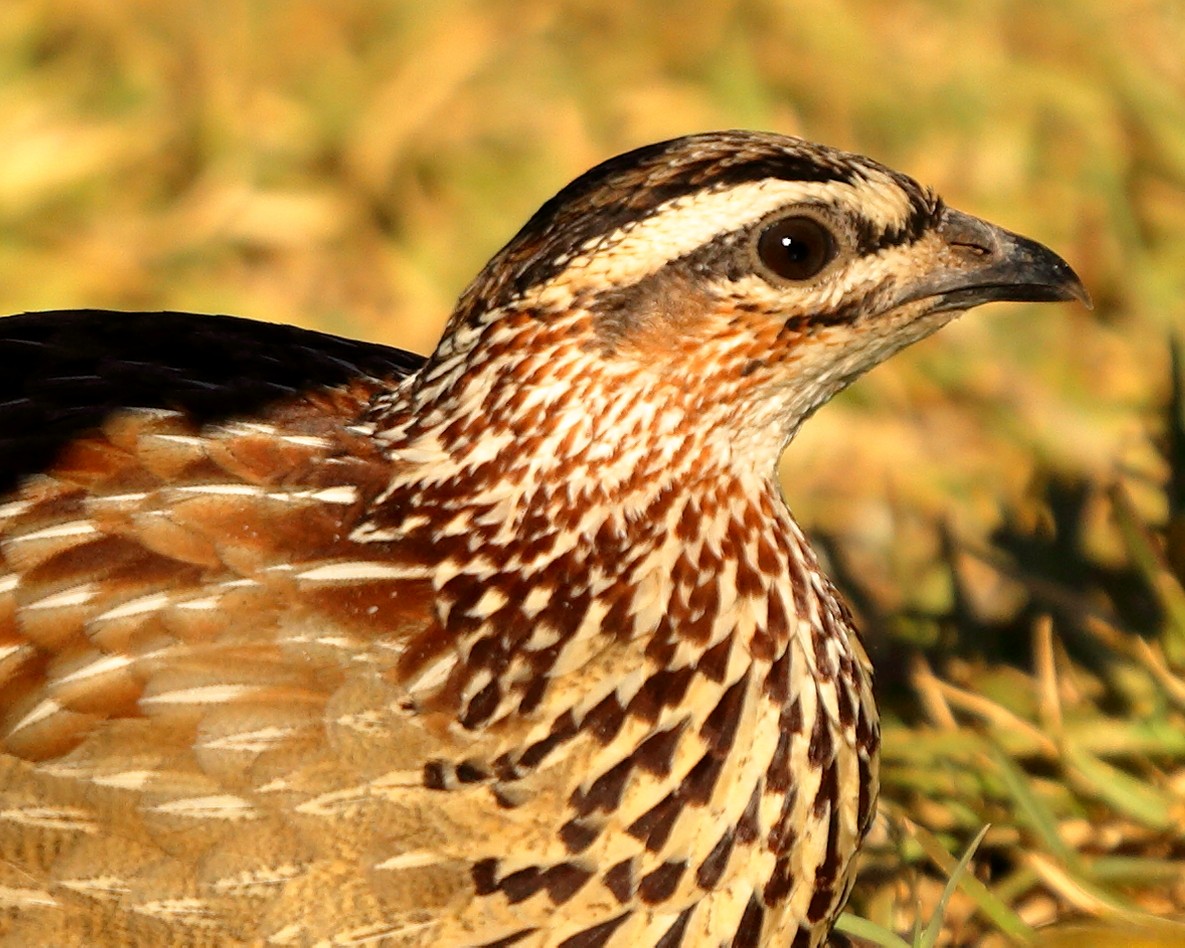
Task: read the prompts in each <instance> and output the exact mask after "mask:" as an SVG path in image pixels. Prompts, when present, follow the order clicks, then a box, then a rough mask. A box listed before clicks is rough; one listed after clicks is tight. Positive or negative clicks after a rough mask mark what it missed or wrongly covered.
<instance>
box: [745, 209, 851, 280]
mask: <svg viewBox="0 0 1185 948" xmlns="http://www.w3.org/2000/svg"><path fill="white" fill-rule="evenodd" d="M757 255H758V256H759V257H760V258H761V262H762V263H763V264H764V265H765V266H766V267H768V268H769V269H770V270H771V271H772V272H773V273H775V274H776V275H777V276H779V277H781V278H782V279H784V280H809V279H810V278H811V277H813V276H814V275H815V274H817V273H818V272H819V271H820V270H822V269H823V268H824V267H825V266H827V264H828V263H830V262H831V259H832V258H833V257H834V256H835V240H834V238H833V237H832V236H831V233H830V232H829V231H828V230H827V228H826V227H824V226H823V225H822V224H820V223H819V222H818V221H817V220H815V219H814V218H813V217H784V218H782V219H781V220H778V221H774V222H773V223H772V224H770V225H769V226H768V227H767V228H766V229H765V230H764V231H762V233H761V236H760V237H759V238H758V240H757Z"/></svg>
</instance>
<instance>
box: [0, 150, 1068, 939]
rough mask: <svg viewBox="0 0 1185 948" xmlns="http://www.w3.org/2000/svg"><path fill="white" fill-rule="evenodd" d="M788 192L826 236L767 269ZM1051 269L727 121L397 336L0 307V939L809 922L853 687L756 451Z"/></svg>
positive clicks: (845, 843) (700, 927)
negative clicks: (361, 337)
mask: <svg viewBox="0 0 1185 948" xmlns="http://www.w3.org/2000/svg"><path fill="white" fill-rule="evenodd" d="M804 217H805V218H808V219H809V221H813V222H814V224H810V225H809V226H810V227H811V228H813V227H815V226H816V225H817V226H819V227H822V228H824V230H825V232H826V234H828V235H830V241H831V243H830V245H829V250H828V252H829V253H830V254H831V256H830V257H828V259H827V260H826V261H825V263H824V265H823V267H822V268H821V269H820V270H819V271H818V272H816V273H812V274H810V275H809V276H807V277H805V278H803V279H793V278H785V277H783V276H779V275H778V273H776V272H773V271H772V270H771V269H770V268H769V266H768V265H767V258H766V254H767V251H766V250H765V249H762V248H763V246H764V245H762V244H761V243H760V242H759V240H760V235H762V234H763V233H765V232H766V230H767V229H768V228H769V227H770V226H771V221H781V220H785V219H788V218H790V219H793V220H799V219H801V218H804ZM809 221H808V224H809ZM812 232H814V231H811V230H809V229H808V231H807V233H812ZM824 249H825V250H827V249H828V248H824ZM1072 296H1078V297H1080V298H1082V297H1083V291H1082V290H1081V285H1080V284H1079V283H1078V282H1077V278H1076V277H1074V275H1073V274H1072V272H1071V271H1070V270H1069V268H1068V267H1066V266H1065V264H1064V263H1063V262H1062V261H1060V259H1058V258H1057V257H1056V256H1054V255H1053V254H1052V253H1050V252H1049V251H1047V250H1045V249H1044V248H1042V247H1040V246H1039V245H1036V244H1033V243H1032V242H1030V241H1026V240H1024V239H1023V238H1018V237H1015V235H1010V234H1008V233H1007V232H1005V231H1002V230H999V229H998V228H993V227H991V226H990V225H986V224H984V223H982V222H979V221H976V220H975V219H973V218H969V217H967V216H966V215H961V214H959V213H958V212H955V211H950V210H949V209H947V208H945V207H944V206H943V205H942V203H941V202H940V201H938V200H937V198H935V197H934V195H933V194H932V193H930V192H929V191H927V190H925V189H923V188H921V187H920V186H918V185H917V184H916V183H914V182H913V181H912V180H910V179H908V178H906V177H904V176H902V175H898V174H896V173H895V172H891V171H889V170H888V169H885V168H883V167H882V166H880V165H877V164H876V163H874V162H871V161H869V160H868V159H864V158H860V157H858V156H854V155H849V154H845V153H842V152H837V151H834V150H831V149H827V148H824V147H823V146H817V145H812V144H809V143H806V142H801V141H799V140H796V139H787V138H781V137H778V136H773V135H763V134H758V133H745V132H728V133H716V134H712V135H703V136H695V137H691V138H687V139H680V140H676V141H674V142H667V143H662V144H659V145H655V146H650V147H649V148H647V149H642V150H640V151H638V152H633V153H630V154H628V155H625V156H621V157H619V158H617V159H613V160H612V161H610V162H608V163H606V164H605V165H603V166H600V167H599V168H597V169H594V170H593V171H592V172H590V173H589V174H588V175H585V176H584V177H582V178H581V179H578V181H576V182H574V183H573V184H572V185H570V186H569V187H568V188H566V189H565V190H564V191H562V192H561V193H560V194H559V195H558V196H557V197H556V198H554V199H553V200H552V201H550V202H548V203H547V204H545V205H544V206H543V208H541V210H540V211H539V213H538V214H536V215H535V217H534V218H532V220H531V221H530V222H528V224H527V225H526V227H524V229H523V231H522V232H520V234H519V235H518V236H517V237H515V238H514V240H512V241H511V242H510V244H508V245H507V247H506V248H504V249H503V250H502V251H501V252H500V253H499V254H498V255H497V256H496V257H495V258H494V259H493V260H492V261H491V263H490V264H489V266H488V267H487V268H486V269H485V270H484V271H483V273H482V274H481V275H479V277H478V278H477V279H476V280H475V281H474V283H473V284H472V285H471V286H470V288H469V289H468V290H467V291H466V293H465V294H464V295H463V296H462V298H461V301H460V302H459V304H458V307H457V310H456V312H455V313H454V315H453V317H452V320H451V321H450V323H449V325H448V327H447V328H446V331H445V334H444V337H443V339H442V341H441V344H440V346H439V347H438V349H437V351H436V352H435V353H434V354H433V355H432V356H430V357H429V358H428V359H427V360H426V361H423V362H422V364H421V363H420V360H418V359H417V358H416V357H411V356H408V355H407V354H406V353H400V352H398V351H396V350H389V349H383V348H382V347H378V346H368V345H364V344H361V343H352V342H348V341H345V340H338V339H333V338H332V337H326V336H321V335H319V334H315V333H307V332H301V331H297V330H291V329H288V328H287V327H265V326H262V325H259V324H254V323H247V322H244V321H239V320H230V319H227V318H225V317H218V318H215V317H199V316H188V315H180V314H148V315H142V316H128V315H117V314H104V313H95V312H76V313H51V314H32V315H26V316H20V317H10V318H9V319H6V320H3V321H0V355H3V357H4V361H5V363H6V365H8V364H11V365H12V366H13V369H12V371H11V372H6V373H5V378H4V379H3V380H0V441H2V442H3V443H4V451H3V452H2V455H3V461H0V479H2V480H3V487H4V488H5V489H7V490H8V494H7V496H6V497H5V498H4V500H3V504H2V506H0V557H2V559H0V688H2V691H0V711H2V713H3V717H2V719H0V748H2V749H3V751H4V754H3V756H0V943H3V944H27V943H29V942H30V941H31V940H39V941H40V942H41V943H44V944H58V945H66V944H99V943H110V944H145V945H148V944H152V945H159V944H177V945H205V944H209V945H227V944H252V945H256V944H276V945H282V944H291V945H306V944H307V945H311V944H328V943H333V944H362V943H366V944H372V943H373V944H384V945H386V944H390V945H495V944H496V945H523V946H528V945H532V946H544V945H548V946H550V945H562V946H565V948H595V946H608V945H613V946H619V945H630V946H633V945H655V946H662V948H676V946H680V945H684V946H692V945H722V944H732V945H737V946H743V945H759V944H778V945H795V946H802V945H812V946H813V945H818V944H820V943H821V942H822V940H823V939H824V938H825V936H826V934H827V932H828V931H829V930H830V927H831V925H832V923H833V922H834V918H835V916H836V914H837V913H838V911H839V909H840V908H841V907H842V904H843V901H844V899H845V898H846V895H847V891H848V889H849V887H850V885H851V881H852V876H853V859H854V856H855V854H856V851H857V849H858V846H859V843H860V840H861V839H862V837H863V834H864V833H865V831H866V830H867V827H868V824H869V820H870V819H871V816H872V812H873V806H874V802H875V797H876V788H877V782H876V781H877V778H876V753H877V723H876V709H875V706H874V703H873V700H872V694H871V675H870V669H869V667H868V662H867V658H866V657H865V655H864V652H863V650H862V648H861V646H860V644H859V641H858V639H857V636H856V633H855V631H854V629H853V628H852V624H851V620H850V617H849V615H848V613H847V611H846V609H845V608H844V607H843V605H842V603H841V602H840V600H839V598H838V596H837V595H836V592H835V590H834V589H833V588H832V586H831V584H830V583H829V582H828V580H827V579H826V578H825V577H824V576H823V574H822V573H821V572H820V570H819V567H818V564H817V562H816V560H815V557H814V555H813V554H812V553H811V551H810V548H809V546H808V545H807V543H806V541H805V539H804V537H803V535H802V533H801V531H800V530H799V529H798V527H797V525H796V524H795V523H794V521H793V519H792V517H791V516H790V513H789V511H788V510H787V509H786V507H785V504H784V503H783V501H782V499H781V496H780V494H779V491H778V488H777V485H776V480H775V464H776V461H777V458H778V455H779V454H780V452H781V450H782V448H783V447H784V446H785V444H786V442H787V441H788V440H789V439H790V438H791V437H792V436H793V434H794V432H795V431H796V430H797V428H798V426H799V424H801V422H802V421H803V420H804V419H805V418H806V417H807V416H808V415H809V414H810V413H811V412H812V411H814V409H815V408H817V407H818V406H819V405H820V404H822V403H823V402H824V401H825V400H826V399H827V398H828V397H830V396H831V394H833V393H834V392H835V391H837V390H838V389H839V388H841V387H842V386H843V385H845V384H847V383H848V382H849V381H850V380H851V379H852V378H853V377H855V376H856V375H858V374H859V373H860V372H862V371H863V370H865V369H866V368H868V367H870V366H871V365H873V364H875V363H876V362H879V361H881V360H882V359H884V358H886V357H887V356H889V355H891V354H892V353H893V352H894V351H896V350H898V349H900V348H901V347H903V346H904V345H907V344H909V343H910V342H912V341H915V340H916V339H918V338H921V337H923V336H925V335H927V334H929V333H930V332H933V331H934V330H935V329H937V328H938V327H939V326H941V325H942V324H943V323H945V322H946V321H948V320H949V319H950V318H952V317H953V316H954V315H956V314H957V312H958V311H960V310H961V309H964V308H966V307H967V306H970V305H975V304H977V303H979V302H984V301H986V300H989V299H1065V298H1069V297H1072Z"/></svg>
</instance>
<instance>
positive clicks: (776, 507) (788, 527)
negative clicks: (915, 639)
mask: <svg viewBox="0 0 1185 948" xmlns="http://www.w3.org/2000/svg"><path fill="white" fill-rule="evenodd" d="M524 348H528V349H529V350H530V351H532V352H534V351H536V350H537V347H536V346H535V345H532V346H530V347H524ZM549 356H550V358H551V359H552V360H553V361H551V362H550V363H546V362H543V361H538V357H537V356H526V357H523V358H521V359H519V360H518V361H515V362H506V363H504V364H502V365H501V366H499V369H500V371H498V372H491V371H490V366H489V365H488V364H485V365H483V364H482V362H481V361H480V360H478V359H475V358H474V356H473V354H472V353H470V354H469V356H468V357H467V358H465V359H464V360H461V363H462V364H460V365H459V366H449V365H448V363H447V362H445V363H433V362H430V363H428V364H427V365H426V366H425V368H424V370H422V372H421V373H420V374H419V375H418V376H417V377H414V378H411V379H409V380H407V382H406V383H405V384H404V385H403V386H402V387H401V388H400V389H399V390H397V391H396V392H394V393H392V395H391V396H389V397H388V398H386V399H384V400H382V401H381V404H380V405H379V406H378V408H376V412H375V415H374V417H373V418H372V419H371V423H372V424H373V426H374V436H375V438H376V439H377V440H378V442H379V443H380V444H381V445H382V446H383V449H384V451H385V453H386V455H387V457H388V460H389V462H390V464H391V471H392V479H391V482H390V486H389V487H388V489H387V490H386V492H385V493H384V494H383V495H382V496H381V497H380V498H379V499H378V501H377V502H376V504H375V505H374V508H373V512H372V515H371V517H370V518H369V520H368V521H367V523H366V524H365V525H364V527H362V528H360V529H359V530H358V531H357V532H356V534H355V539H357V540H362V541H369V542H384V541H392V542H395V543H397V544H398V547H397V548H398V549H399V550H401V551H404V553H403V554H401V555H406V551H415V554H414V555H415V556H416V557H419V558H422V560H423V562H424V566H425V572H424V575H425V576H431V577H432V581H433V586H434V589H435V596H436V601H437V608H438V610H439V621H440V628H441V631H443V632H444V633H445V634H444V635H442V636H441V635H438V634H437V633H432V634H431V635H429V636H428V638H427V639H426V640H425V644H424V647H423V648H422V649H420V648H418V647H417V649H414V650H413V651H414V652H415V654H416V655H418V656H422V657H423V660H422V662H421V660H420V659H419V658H417V660H416V661H417V667H416V668H415V669H413V668H411V667H409V668H407V669H406V670H407V672H408V673H409V681H419V680H421V679H422V680H423V681H424V682H426V683H432V685H433V686H435V685H437V684H439V685H440V686H441V687H442V688H443V689H444V690H443V692H442V693H447V694H448V696H449V701H450V702H454V701H455V704H454V705H453V706H452V710H455V712H456V713H457V714H458V715H459V718H460V720H461V721H462V723H464V724H466V726H470V727H477V726H484V725H485V724H488V723H491V722H492V721H494V720H498V719H500V718H502V717H503V716H505V715H508V714H511V713H512V712H513V711H514V709H515V708H518V709H519V710H520V711H521V710H528V709H529V708H530V707H532V706H533V704H532V703H533V702H534V701H542V700H543V694H542V692H539V693H538V694H532V693H527V692H526V691H524V689H525V688H526V685H524V684H522V683H524V682H529V681H533V682H538V683H540V684H539V687H547V685H546V683H547V682H548V681H555V680H558V679H560V678H564V677H565V676H566V675H568V674H569V673H571V672H573V671H574V670H575V669H577V668H580V667H583V665H584V664H585V662H586V661H587V660H589V656H590V655H594V654H597V653H598V652H599V650H600V649H602V648H603V647H604V644H603V643H604V642H605V641H606V636H609V637H610V638H615V639H617V640H618V641H619V642H634V643H637V646H636V647H637V648H638V649H641V652H639V653H638V654H639V655H641V654H643V653H644V654H645V655H646V656H647V658H648V660H650V661H652V662H653V663H654V664H655V665H656V667H677V666H686V665H687V664H688V663H691V664H694V663H695V661H696V659H695V658H694V656H695V655H700V654H704V653H707V652H709V651H710V650H711V649H713V648H714V647H715V646H717V645H719V646H721V647H722V648H723V649H724V651H723V653H722V654H725V655H730V656H733V658H730V659H729V661H730V662H731V661H733V660H736V661H740V660H741V659H742V658H743V657H744V656H746V655H751V656H758V655H760V656H764V657H766V658H767V659H768V660H770V661H772V660H773V659H774V658H775V657H776V656H777V655H779V654H782V653H784V652H785V649H786V647H787V642H788V639H789V638H790V637H791V636H794V635H802V634H807V633H804V632H802V630H801V629H799V624H798V623H797V622H796V620H794V618H793V617H794V616H796V615H801V616H812V617H820V616H830V618H828V619H827V620H826V621H825V622H824V621H823V620H821V619H817V618H816V619H815V620H813V625H814V626H818V628H819V629H826V630H827V634H828V635H834V636H838V637H839V638H840V639H841V640H844V641H845V642H846V638H845V637H846V634H847V632H846V629H847V623H846V620H845V618H844V617H843V616H841V615H839V614H835V615H831V613H832V612H833V611H834V607H833V606H831V605H828V602H829V601H830V600H831V598H833V596H834V593H833V591H832V590H831V588H830V586H829V585H828V584H827V582H826V580H825V579H824V578H823V576H822V574H821V573H820V571H819V569H818V565H817V563H816V561H815V558H814V556H813V555H812V553H811V552H810V549H809V546H808V545H807V543H806V541H805V539H804V537H803V535H802V533H801V531H800V530H799V528H798V526H797V525H796V524H795V522H794V520H793V518H792V517H791V515H790V512H789V510H788V509H787V508H786V506H785V503H784V501H783V500H782V498H781V495H780V492H779V490H778V486H777V483H776V479H775V476H774V472H773V462H772V460H771V461H770V463H769V464H768V465H767V466H766V468H767V469H766V470H762V469H760V468H758V467H756V466H754V464H753V463H752V461H751V460H749V459H747V458H745V457H742V456H739V454H738V452H737V451H736V450H735V444H734V442H733V439H732V438H731V437H726V436H725V434H724V433H722V432H720V431H715V432H714V431H713V426H712V425H710V424H707V425H705V424H703V423H702V422H700V423H696V424H690V423H689V420H690V419H689V416H688V414H687V412H688V410H689V409H688V407H687V406H685V405H683V404H681V403H680V402H679V400H678V399H675V398H672V397H671V396H670V395H669V394H666V393H662V394H658V393H656V389H655V388H653V387H652V386H648V385H646V384H637V380H636V379H635V380H634V382H633V383H631V384H625V383H626V381H627V380H625V379H622V380H620V381H621V382H622V383H623V384H621V385H620V386H618V385H615V384H614V381H615V380H613V379H607V378H606V376H605V369H604V362H603V361H602V360H600V359H597V360H595V362H594V360H593V359H591V358H589V359H587V360H585V361H582V360H581V359H580V358H579V352H578V351H576V352H574V351H573V350H572V349H570V348H568V349H563V348H560V349H559V350H558V351H552V352H551V353H549ZM544 358H545V359H546V358H547V356H545V357H544ZM595 366H600V367H601V368H600V370H599V371H600V374H593V371H592V367H595ZM544 367H546V371H543V369H544ZM544 378H546V379H549V380H551V382H544V381H541V380H542V379H544ZM619 393H629V394H628V395H624V394H619ZM821 622H822V624H820V623H821ZM816 631H817V630H816ZM810 634H814V633H810ZM820 634H822V633H820ZM446 643H451V644H448V645H447V648H446V647H445V644H446ZM482 643H485V644H482ZM597 643H601V644H597ZM843 647H844V648H845V649H846V648H847V646H846V644H845V645H844V646H843ZM631 648H632V646H631ZM803 648H804V649H806V650H808V651H809V650H810V649H812V648H813V646H812V645H811V644H810V643H805V644H804V645H803ZM440 649H444V651H439V650H440ZM491 650H492V651H491ZM487 653H490V654H493V653H497V654H498V655H502V656H503V658H500V659H498V660H497V661H493V660H492V659H491V660H490V661H491V662H492V665H491V667H490V668H486V669H485V670H482V669H483V667H484V666H483V667H479V665H480V663H474V662H473V661H472V659H471V660H469V661H466V660H464V659H463V658H461V656H464V655H469V656H473V655H480V656H485V658H483V659H482V661H486V659H487V658H488V656H487ZM429 655H434V656H435V657H433V658H429V657H428V656H429ZM471 664H472V665H473V667H470V665H471ZM495 667H496V668H497V671H494V670H493V669H494V668H495ZM446 681H447V682H448V683H449V684H448V687H447V688H444V685H443V683H444V682H446ZM421 687H423V688H428V687H429V686H428V684H424V685H422V686H420V685H416V686H414V688H415V689H419V688H421ZM548 690H549V691H550V689H548ZM490 695H493V696H494V697H492V698H491V697H489V696H490ZM552 700H553V699H552V698H548V700H547V703H548V704H550V703H551V701H552Z"/></svg>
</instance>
